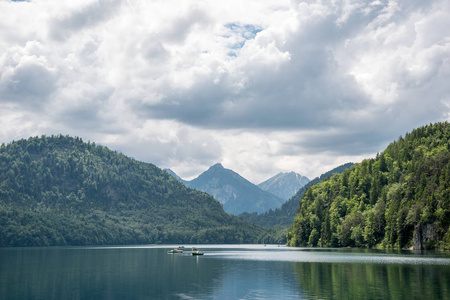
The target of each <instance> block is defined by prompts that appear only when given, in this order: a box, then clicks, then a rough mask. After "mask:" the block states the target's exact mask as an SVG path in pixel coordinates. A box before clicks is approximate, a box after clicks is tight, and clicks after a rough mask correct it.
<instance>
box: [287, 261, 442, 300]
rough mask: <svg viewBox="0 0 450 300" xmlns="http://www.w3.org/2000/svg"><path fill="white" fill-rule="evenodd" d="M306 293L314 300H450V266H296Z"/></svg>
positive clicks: (351, 264) (332, 264) (316, 264)
mask: <svg viewBox="0 0 450 300" xmlns="http://www.w3.org/2000/svg"><path fill="white" fill-rule="evenodd" d="M295 269H296V271H297V275H298V281H299V282H300V285H301V289H302V290H303V292H304V293H305V294H307V295H309V296H311V297H312V298H314V299H450V267H449V266H434V265H401V264H387V265H386V264H362V263H296V265H295Z"/></svg>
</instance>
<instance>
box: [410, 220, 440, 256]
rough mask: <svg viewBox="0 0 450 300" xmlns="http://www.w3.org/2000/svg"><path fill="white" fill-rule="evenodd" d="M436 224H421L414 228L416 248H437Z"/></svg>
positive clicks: (414, 247)
mask: <svg viewBox="0 0 450 300" xmlns="http://www.w3.org/2000/svg"><path fill="white" fill-rule="evenodd" d="M436 227H437V226H436V225H435V224H425V225H419V226H417V227H416V229H415V230H414V241H413V249H414V250H427V249H434V248H436V240H437V238H438V236H437V234H436Z"/></svg>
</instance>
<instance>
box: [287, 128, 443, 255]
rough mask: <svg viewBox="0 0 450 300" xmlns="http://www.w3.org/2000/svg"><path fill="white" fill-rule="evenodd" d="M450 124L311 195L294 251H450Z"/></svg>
mask: <svg viewBox="0 0 450 300" xmlns="http://www.w3.org/2000/svg"><path fill="white" fill-rule="evenodd" d="M449 137H450V125H449V123H447V122H446V123H436V124H430V125H428V126H424V127H421V128H418V129H416V130H414V131H412V132H411V133H409V134H406V136H405V137H404V138H403V137H400V138H399V140H397V141H395V142H393V143H391V144H390V145H389V146H388V147H387V148H386V150H385V151H383V152H382V153H380V154H379V155H377V157H376V158H375V159H366V160H364V161H362V162H361V163H360V164H357V165H355V166H353V167H352V168H350V169H349V170H346V171H344V172H343V173H342V174H341V175H335V176H333V177H332V178H330V179H329V180H326V181H324V182H322V183H320V184H317V185H314V186H312V187H311V188H309V189H308V190H307V192H306V193H305V195H304V197H303V199H302V201H301V204H300V208H299V211H298V214H297V216H296V217H295V220H294V226H293V230H292V231H290V233H289V236H288V243H289V245H292V246H322V247H328V246H330V247H355V246H356V247H374V246H378V247H393V248H410V247H414V248H415V249H425V248H426V249H433V248H441V249H442V248H446V249H448V248H450V229H449V225H450V151H449V149H450V145H449Z"/></svg>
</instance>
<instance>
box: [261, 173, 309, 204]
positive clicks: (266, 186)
mask: <svg viewBox="0 0 450 300" xmlns="http://www.w3.org/2000/svg"><path fill="white" fill-rule="evenodd" d="M309 181H310V180H309V179H308V178H307V177H305V176H302V175H300V174H298V173H295V172H284V173H278V174H277V175H275V176H273V177H272V178H270V179H267V180H266V181H264V182H262V183H260V184H258V187H259V188H260V189H262V190H264V191H266V192H269V193H271V194H274V195H276V196H278V197H280V198H281V199H284V200H285V201H287V200H289V199H290V198H291V197H292V196H294V195H295V194H296V193H297V192H298V190H299V189H301V188H302V187H303V186H305V185H306V184H307V183H308V182H309Z"/></svg>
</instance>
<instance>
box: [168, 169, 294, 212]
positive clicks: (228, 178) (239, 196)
mask: <svg viewBox="0 0 450 300" xmlns="http://www.w3.org/2000/svg"><path fill="white" fill-rule="evenodd" d="M165 171H166V172H168V173H169V174H171V175H172V176H174V177H175V178H177V179H178V180H179V181H181V182H182V183H184V184H185V185H186V186H188V187H190V188H194V189H197V190H200V191H203V192H205V193H208V194H210V195H211V196H213V197H214V198H216V199H217V200H218V201H219V202H220V203H222V204H223V208H224V210H225V211H226V212H228V213H230V214H234V215H238V214H241V213H243V212H250V213H252V212H256V213H264V212H266V211H269V210H271V209H276V208H278V207H280V206H281V205H282V204H283V203H284V202H285V201H286V199H284V198H282V197H280V196H277V195H274V194H272V193H271V192H269V191H265V190H263V189H261V188H260V187H258V186H257V185H255V184H253V183H251V182H250V181H248V180H247V179H245V178H243V177H242V176H241V175H239V174H238V173H236V172H234V171H232V170H229V169H226V168H224V167H223V166H222V165H221V164H215V165H214V166H212V167H210V168H209V169H208V170H207V171H205V172H203V173H202V174H200V176H198V177H197V178H195V179H193V180H191V181H186V180H183V179H182V178H180V177H179V176H178V175H177V174H176V173H175V172H173V171H172V170H170V169H166V170H165ZM268 181H269V180H268ZM279 181H280V182H282V181H285V182H288V180H281V179H280V180H279ZM267 186H269V187H272V186H276V185H267ZM289 188H291V187H289ZM273 189H274V188H273Z"/></svg>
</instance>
